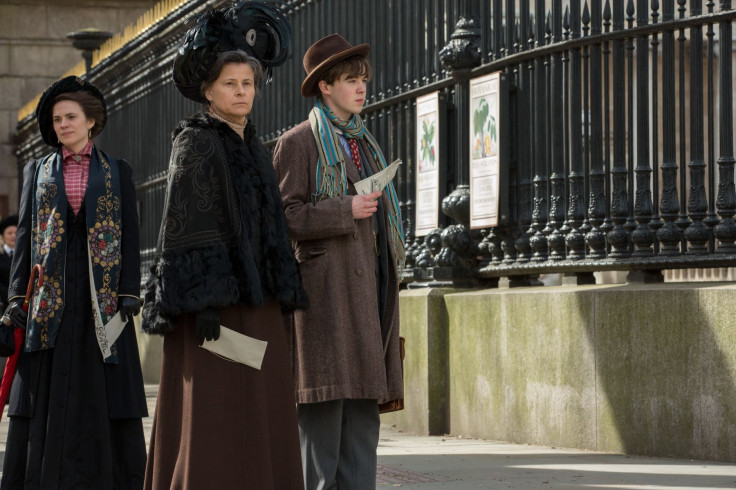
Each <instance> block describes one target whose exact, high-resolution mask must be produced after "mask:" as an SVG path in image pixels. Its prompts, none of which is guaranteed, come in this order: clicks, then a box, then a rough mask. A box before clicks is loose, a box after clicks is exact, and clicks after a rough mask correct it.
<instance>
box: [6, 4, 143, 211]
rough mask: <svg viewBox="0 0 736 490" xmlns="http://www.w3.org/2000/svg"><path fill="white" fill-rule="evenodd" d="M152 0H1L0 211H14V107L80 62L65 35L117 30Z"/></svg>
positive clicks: (15, 199)
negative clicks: (83, 30) (88, 30)
mask: <svg viewBox="0 0 736 490" xmlns="http://www.w3.org/2000/svg"><path fill="white" fill-rule="evenodd" d="M154 3H155V0H0V216H6V215H7V214H8V213H14V212H17V210H18V204H17V201H18V178H17V177H18V175H17V168H18V165H17V159H16V156H15V142H14V134H15V132H16V126H17V124H18V110H19V109H20V108H21V107H22V106H23V105H24V104H25V103H26V102H28V101H29V100H32V99H33V98H34V97H36V96H37V95H38V94H39V93H40V92H41V91H43V90H44V89H45V88H46V87H48V86H49V85H50V84H51V83H52V82H54V81H55V80H56V79H58V78H59V77H60V76H61V75H62V74H63V73H65V72H66V71H67V70H69V69H70V68H71V67H72V66H74V65H76V64H77V63H78V62H79V61H80V57H81V54H80V51H79V50H78V49H76V48H74V47H72V41H71V40H69V39H67V37H66V36H67V34H69V33H70V32H73V31H78V30H80V29H85V28H90V27H92V28H97V29H101V30H103V31H110V32H113V33H115V32H118V31H120V30H122V29H123V28H124V27H125V26H126V25H128V24H130V23H132V22H133V21H134V20H135V19H136V18H138V17H139V16H140V15H141V14H142V13H143V12H144V11H145V10H146V9H148V8H150V7H151V5H153V4H154Z"/></svg>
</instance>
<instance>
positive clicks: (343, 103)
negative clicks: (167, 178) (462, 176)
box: [274, 34, 404, 490]
mask: <svg viewBox="0 0 736 490" xmlns="http://www.w3.org/2000/svg"><path fill="white" fill-rule="evenodd" d="M369 51H370V46H369V45H367V44H360V45H358V46H352V45H350V43H348V42H347V41H346V40H345V39H343V38H342V37H341V36H340V35H338V34H332V35H330V36H327V37H325V38H323V39H320V40H319V41H317V42H316V43H314V44H313V45H312V46H311V47H310V48H309V49H308V50H307V52H306V54H305V55H304V69H305V70H306V72H307V77H306V78H305V79H304V82H303V83H302V87H301V93H302V95H303V96H304V97H315V104H314V108H313V109H312V111H311V112H310V114H309V119H308V120H306V121H304V122H302V123H301V124H299V125H298V126H296V127H295V128H293V129H291V130H290V131H288V132H286V133H285V134H284V135H283V136H282V137H281V138H280V140H279V142H278V143H277V145H276V149H275V153H274V167H275V169H276V173H277V177H278V179H279V183H280V184H279V185H280V189H281V194H282V197H283V203H284V210H285V213H286V220H287V223H288V227H289V233H290V235H291V239H292V244H293V246H294V248H295V250H296V257H297V261H298V262H299V268H300V271H301V274H302V279H303V282H304V287H305V288H306V290H307V294H308V295H309V299H310V305H311V306H310V308H309V309H308V310H306V311H298V312H295V314H294V325H293V331H292V351H293V366H294V376H295V379H296V401H297V403H298V413H299V434H300V438H301V445H302V461H303V463H304V477H305V482H306V488H307V490H314V489H334V488H338V489H350V490H361V489H369V488H370V489H374V488H375V485H376V448H377V447H378V433H379V426H380V419H379V416H378V414H379V408H378V405H379V403H383V402H386V401H389V400H394V399H398V398H401V397H402V396H403V381H402V373H401V359H400V357H399V295H398V292H399V280H398V271H399V270H400V267H401V266H402V263H403V260H404V246H403V236H402V229H401V216H400V214H399V207H398V200H397V198H396V192H395V190H394V188H393V185H392V184H391V185H389V186H388V187H386V188H385V189H384V190H383V192H374V193H372V194H366V195H360V196H359V195H356V191H355V187H354V184H355V183H356V182H358V181H359V180H362V179H365V178H367V177H369V176H371V175H373V174H375V173H376V172H378V171H380V170H381V169H382V168H385V167H386V160H385V158H384V156H383V153H382V152H381V149H380V147H379V146H378V144H377V143H376V141H375V139H374V138H373V136H372V135H371V134H370V132H368V130H367V129H366V128H365V127H364V126H363V122H362V120H361V118H360V115H359V113H360V112H361V111H362V109H363V103H364V102H365V99H366V83H367V82H368V80H369V79H370V76H371V66H370V64H369V63H368V61H367V60H366V58H365V57H366V55H367V54H368V52H369Z"/></svg>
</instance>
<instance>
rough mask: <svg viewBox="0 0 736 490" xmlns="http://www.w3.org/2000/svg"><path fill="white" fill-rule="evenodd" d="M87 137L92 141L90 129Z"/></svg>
mask: <svg viewBox="0 0 736 490" xmlns="http://www.w3.org/2000/svg"><path fill="white" fill-rule="evenodd" d="M87 137H88V138H89V139H92V129H91V128H90V130H89V131H87Z"/></svg>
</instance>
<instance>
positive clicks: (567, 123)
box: [17, 0, 736, 287]
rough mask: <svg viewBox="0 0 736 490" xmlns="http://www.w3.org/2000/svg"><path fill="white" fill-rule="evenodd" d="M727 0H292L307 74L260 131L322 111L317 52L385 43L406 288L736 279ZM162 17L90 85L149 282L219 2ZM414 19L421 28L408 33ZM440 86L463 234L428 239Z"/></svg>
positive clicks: (387, 147) (379, 122)
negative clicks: (494, 141) (617, 276)
mask: <svg viewBox="0 0 736 490" xmlns="http://www.w3.org/2000/svg"><path fill="white" fill-rule="evenodd" d="M719 1H720V3H719V4H717V3H716V1H715V0H705V7H706V9H705V10H706V12H705V13H703V0H691V1H690V2H688V1H687V0H567V1H564V2H563V0H549V1H545V0H519V1H516V0H491V1H490V2H477V1H473V2H466V1H464V2H459V1H448V2H441V1H439V0H430V1H427V2H420V1H419V0H410V1H408V2H403V3H402V2H392V1H389V0H374V1H373V2H362V1H360V0H321V1H319V2H313V1H305V0H288V1H287V2H286V3H288V4H289V5H290V6H291V7H292V9H291V10H290V11H289V13H288V15H289V16H290V18H291V20H292V25H293V26H294V27H295V30H294V49H293V52H294V53H295V58H296V59H295V60H294V62H293V63H287V64H285V65H284V66H282V67H280V68H279V70H278V71H277V73H276V74H275V75H276V76H275V79H274V81H273V83H272V84H271V85H269V86H264V87H262V94H263V96H262V97H261V98H260V99H259V100H258V102H257V103H256V107H255V110H254V112H253V114H252V121H253V123H254V124H256V125H257V126H258V128H259V133H260V134H261V135H262V136H263V138H264V141H265V142H266V144H267V145H268V146H273V145H274V144H275V142H276V140H277V138H278V137H279V135H280V134H281V133H282V132H283V131H285V130H287V129H288V128H290V127H292V126H293V125H294V124H297V123H298V122H300V121H302V120H304V119H305V118H306V116H307V114H308V111H309V109H310V106H311V103H312V101H310V100H307V99H304V98H302V97H301V95H300V94H299V93H298V91H297V90H295V89H294V87H298V86H299V84H300V83H301V80H302V79H303V76H304V74H303V70H302V68H301V66H300V64H299V63H298V58H299V56H300V55H301V53H303V52H304V51H305V50H306V48H307V47H308V46H309V45H310V44H311V43H312V42H313V41H314V40H316V39H318V38H320V37H322V36H324V35H326V34H329V33H331V32H343V33H344V34H345V35H347V36H349V38H350V40H351V42H369V43H371V47H372V49H371V61H372V63H373V66H374V76H373V80H372V82H371V84H370V85H369V94H368V99H367V101H366V106H365V108H364V120H365V122H366V125H367V126H368V127H369V128H370V129H371V131H372V132H373V134H374V135H375V136H376V138H377V139H378V141H380V142H381V145H382V148H383V150H384V151H385V153H386V154H387V157H389V158H395V157H401V158H402V159H403V160H404V162H405V165H404V166H402V168H401V170H400V171H399V173H398V175H397V177H396V181H395V183H396V187H397V191H398V193H399V200H400V206H401V211H402V214H403V217H404V225H405V228H406V239H407V268H406V270H404V271H403V274H402V280H403V282H405V283H411V285H410V286H411V287H422V286H425V285H445V286H447V285H454V286H461V285H462V286H473V285H476V286H477V285H479V284H482V283H483V282H482V281H487V280H489V279H492V278H499V277H508V278H509V281H508V283H509V284H510V285H511V286H514V285H530V284H535V283H536V281H535V280H534V277H535V275H537V274H543V273H552V272H559V273H564V274H566V275H573V274H575V275H577V276H578V277H577V281H576V282H577V283H579V284H580V283H584V282H589V281H590V280H591V279H592V272H594V271H602V270H627V271H635V273H634V274H631V275H630V276H629V279H630V280H640V281H651V280H661V277H662V275H661V273H660V271H661V270H663V269H668V268H685V267H729V266H734V265H736V222H735V220H734V216H736V175H735V172H736V158H734V148H733V82H732V77H733V70H732V62H733V61H732V57H731V56H729V55H725V53H724V54H723V55H722V54H721V53H720V52H719V51H718V50H719V49H723V46H722V45H721V43H720V42H719V40H721V39H731V37H732V23H733V21H734V19H736V10H734V9H733V8H732V0H719ZM167 2H169V4H170V5H172V6H175V8H172V9H170V10H167V9H164V10H162V11H161V12H160V14H161V15H157V16H156V18H155V19H153V18H151V19H150V20H151V22H150V23H149V24H146V25H147V26H149V27H148V28H147V29H145V30H142V31H140V34H137V35H131V36H132V37H130V39H128V40H127V42H125V43H123V44H122V45H120V46H118V45H116V48H115V49H114V50H112V51H109V50H108V51H109V53H107V57H106V58H104V59H99V60H98V63H97V64H96V65H94V66H93V67H92V68H91V69H90V70H88V71H87V73H86V74H85V77H86V78H87V79H89V80H91V81H92V82H94V83H95V84H96V85H97V86H99V87H100V88H101V89H102V90H103V92H104V93H105V94H106V95H107V98H108V102H109V103H108V107H109V120H108V123H107V129H106V131H105V132H104V133H103V134H102V135H101V137H100V138H99V143H100V145H101V146H103V147H105V149H106V150H108V151H109V152H110V153H112V154H114V155H116V156H120V157H125V158H126V159H128V160H129V161H131V163H132V164H133V166H134V168H135V170H136V184H137V190H138V199H139V200H140V214H141V243H142V247H143V259H144V260H143V271H144V272H147V270H148V266H149V265H150V258H151V257H152V255H153V252H154V249H155V246H156V239H157V235H158V227H159V225H160V220H161V209H162V204H163V196H164V193H165V183H166V171H167V164H168V157H169V155H168V153H169V151H170V139H169V137H170V136H169V135H170V132H171V129H172V128H173V127H174V126H175V125H176V123H177V121H178V120H179V119H181V118H182V117H184V116H186V115H188V114H190V113H193V112H195V111H197V110H199V109H200V107H198V106H197V105H195V104H193V103H191V102H188V101H186V100H185V99H183V98H182V97H180V96H179V95H178V94H177V93H176V91H175V89H174V88H173V86H172V85H171V83H170V82H169V70H170V66H171V60H172V58H173V56H174V54H175V52H176V46H177V44H178V41H179V38H180V36H181V35H182V34H183V32H184V30H185V29H186V25H185V24H184V23H183V22H181V20H182V19H185V18H188V17H190V16H191V15H193V14H197V13H199V12H201V11H202V9H204V8H206V6H204V5H203V4H202V2H198V1H196V0H167ZM225 3H226V0H222V1H220V0H215V1H214V3H213V2H208V5H209V6H215V7H217V6H219V5H222V4H225ZM338 3H339V8H334V7H335V6H336V5H338ZM660 3H661V7H660ZM210 4H212V5H210ZM563 7H564V9H563ZM548 9H549V10H548ZM389 10H390V12H391V15H386V13H387V12H389ZM412 19H413V20H416V21H417V22H418V23H419V24H421V25H420V27H421V28H417V29H406V27H405V26H406V25H408V24H409V23H410V22H409V21H410V20H412ZM154 20H155V22H154ZM453 22H456V24H453ZM716 31H717V32H716ZM131 32H132V31H131ZM136 32H137V31H136ZM704 68H706V69H707V73H703V70H704ZM75 69H76V68H75ZM495 71H503V73H504V75H503V76H504V77H505V80H506V81H507V86H508V93H507V94H505V95H506V97H507V100H508V107H509V111H508V117H507V118H506V119H504V120H502V121H499V124H503V128H504V130H505V131H506V132H505V136H504V138H505V140H504V143H506V144H507V145H508V152H507V153H506V154H504V156H503V161H502V162H501V165H502V168H503V170H504V172H507V173H505V174H504V175H505V178H504V180H503V186H502V187H501V188H500V189H499V198H500V199H502V200H503V203H504V205H505V207H504V216H503V218H502V220H501V224H500V225H499V226H498V227H495V228H490V229H484V230H471V229H469V223H468V204H469V200H468V199H469V192H470V187H469V184H470V182H469V177H470V176H469V158H468V148H467V145H468V141H469V137H468V131H469V130H470V128H469V115H468V113H469V110H470V108H469V103H470V97H469V93H468V80H469V79H471V78H475V77H477V76H482V75H485V74H488V73H491V72H495ZM716 77H717V78H716ZM655 88H656V90H655ZM434 91H440V92H441V97H442V99H443V100H444V101H445V102H446V104H447V110H446V113H445V114H444V116H445V117H446V122H447V124H446V125H445V130H446V133H445V134H444V136H443V138H444V143H443V144H444V149H445V150H446V151H445V152H444V154H445V155H446V158H443V161H442V162H441V165H443V166H444V171H445V174H446V178H445V179H443V182H442V184H441V197H442V198H444V199H443V200H442V203H443V212H444V213H445V214H446V215H447V216H449V217H450V218H452V219H453V220H454V223H451V224H449V225H448V226H444V225H443V227H442V228H438V229H436V230H433V231H432V232H431V233H429V234H428V235H427V236H425V237H416V236H415V234H414V230H413V227H414V215H415V213H416V209H415V206H416V205H415V199H414V193H415V188H416V174H415V172H414V166H415V164H416V162H415V155H414V153H415V150H414V148H415V145H416V141H415V140H414V139H415V131H414V126H415V124H416V117H415V115H414V100H415V99H416V97H418V96H421V95H424V94H427V93H430V92H434ZM504 117H505V116H504ZM18 134H19V137H18V141H19V144H18V148H17V153H18V155H19V166H21V165H23V164H25V163H26V162H27V161H28V160H29V159H30V158H34V157H39V156H41V155H42V154H44V153H45V152H47V151H48V149H47V148H45V147H44V146H43V144H42V143H41V141H40V138H38V135H37V134H36V128H35V124H34V121H33V119H32V118H31V117H30V116H28V115H27V113H24V118H23V119H22V120H21V121H20V124H19V127H18ZM445 222H448V223H449V221H448V220H446V219H443V220H442V223H445ZM483 284H485V285H488V284H493V283H492V282H491V283H483Z"/></svg>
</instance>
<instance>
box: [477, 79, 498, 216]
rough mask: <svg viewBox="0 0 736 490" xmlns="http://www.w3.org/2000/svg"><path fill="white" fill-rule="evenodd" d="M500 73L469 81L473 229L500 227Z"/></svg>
mask: <svg viewBox="0 0 736 490" xmlns="http://www.w3.org/2000/svg"><path fill="white" fill-rule="evenodd" d="M500 81H501V73H500V72H497V73H492V74H490V75H486V76H483V77H479V78H476V79H473V80H470V227H471V228H485V227H493V226H497V225H498V209H499V200H498V195H499V182H500V180H499V175H500V159H499V129H500V128H499V121H500V117H499V112H500V111H499V106H500V102H501V101H500V95H501V90H500V87H501V83H500Z"/></svg>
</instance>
